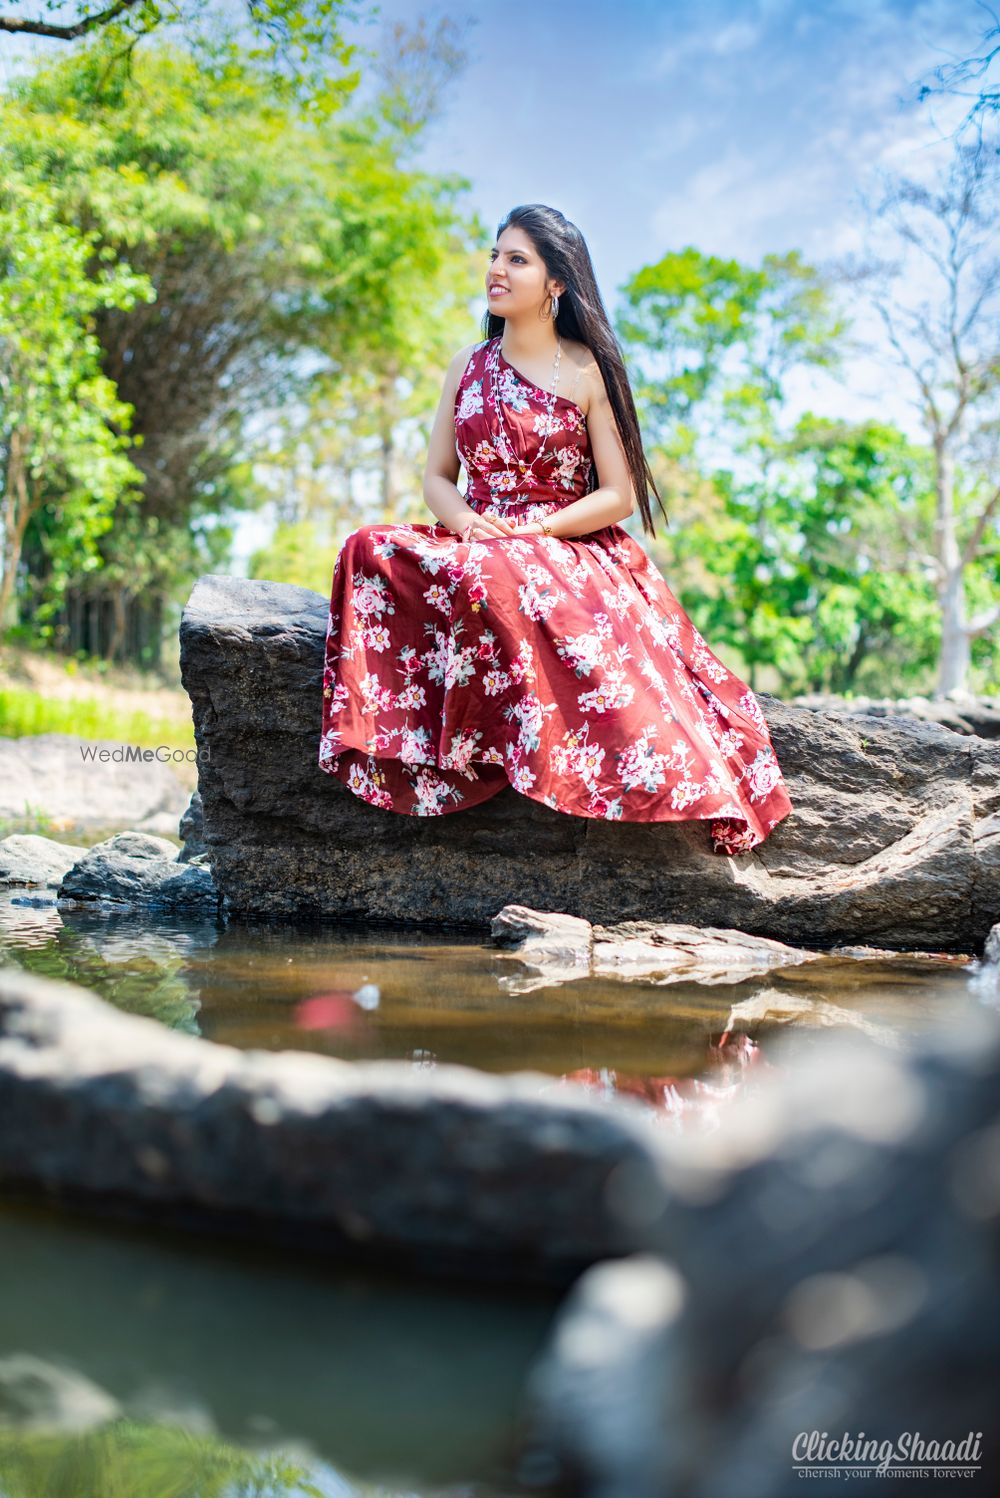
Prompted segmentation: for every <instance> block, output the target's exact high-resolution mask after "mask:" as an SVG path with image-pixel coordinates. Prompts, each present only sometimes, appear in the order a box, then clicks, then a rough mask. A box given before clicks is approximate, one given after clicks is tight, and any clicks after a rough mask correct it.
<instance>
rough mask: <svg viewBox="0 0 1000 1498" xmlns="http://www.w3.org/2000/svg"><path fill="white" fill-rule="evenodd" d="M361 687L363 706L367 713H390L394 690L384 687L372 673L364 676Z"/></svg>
mask: <svg viewBox="0 0 1000 1498" xmlns="http://www.w3.org/2000/svg"><path fill="white" fill-rule="evenodd" d="M359 685H360V687H361V706H362V711H363V712H365V713H372V714H374V713H384V712H387V711H388V708H389V705H390V703H391V702H392V690H391V688H389V687H383V686H381V685H380V683H379V679H378V676H377V675H376V674H375V673H374V672H370V673H369V674H368V675H367V676H363V677H362V678H361V681H360V683H359Z"/></svg>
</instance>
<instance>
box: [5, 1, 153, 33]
mask: <svg viewBox="0 0 1000 1498" xmlns="http://www.w3.org/2000/svg"><path fill="white" fill-rule="evenodd" d="M140 3H141V0H115V4H113V5H109V6H108V8H107V10H101V11H98V12H97V13H96V15H93V16H84V18H83V20H82V21H74V22H73V24H72V25H71V26H55V25H53V23H52V22H51V21H18V20H15V19H14V17H13V16H0V31H10V32H14V33H18V32H19V33H21V34H22V35H29V36H49V37H55V39H56V40H57V41H61V42H72V41H75V40H76V38H77V37H78V36H85V35H86V34H87V32H88V31H93V30H95V28H96V27H98V26H106V25H107V24H108V23H109V22H110V21H114V20H115V19H116V18H117V17H118V16H120V15H121V14H122V12H123V11H126V10H131V9H132V7H133V6H134V5H139V4H140Z"/></svg>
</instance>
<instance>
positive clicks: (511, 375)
mask: <svg viewBox="0 0 1000 1498" xmlns="http://www.w3.org/2000/svg"><path fill="white" fill-rule="evenodd" d="M500 339H501V335H500V334H497V336H496V337H495V338H485V339H483V341H482V342H481V343H478V344H477V345H476V347H475V348H474V349H473V351H472V355H471V357H470V359H469V362H468V364H467V365H466V367H465V371H464V373H463V375H462V378H461V380H460V381H459V384H458V390H457V392H456V395H455V450H456V452H457V453H458V456H459V460H460V462H461V463H462V466H463V467H464V469H465V471H466V474H467V476H468V483H467V486H466V496H465V497H466V499H467V500H471V499H475V500H482V501H485V502H487V503H491V504H494V505H505V504H523V503H524V501H525V499H526V498H527V497H528V496H529V495H534V496H536V498H538V499H542V498H547V499H549V500H551V499H560V500H562V501H564V502H565V503H567V504H568V503H570V502H571V501H572V500H574V499H579V498H580V497H581V496H582V495H584V494H586V493H588V492H589V489H590V476H591V470H592V467H593V458H592V455H591V450H590V437H589V433H588V431H587V418H586V417H585V416H584V414H583V412H582V410H581V409H580V407H579V406H578V405H577V404H576V402H575V401H572V400H570V399H569V397H568V396H565V395H557V396H556V399H555V405H554V406H553V409H552V415H551V417H550V416H549V415H548V409H549V404H550V396H549V394H548V393H547V392H546V391H544V390H541V389H539V387H538V386H537V385H533V384H532V383H531V381H530V380H527V379H525V377H524V376H523V375H522V374H520V373H519V372H518V371H517V370H516V369H515V368H514V366H513V365H512V364H508V363H507V361H506V359H505V358H504V357H503V354H502V353H501V352H500ZM504 438H506V443H505V441H504ZM529 468H530V470H531V471H530V472H529V471H528V470H529Z"/></svg>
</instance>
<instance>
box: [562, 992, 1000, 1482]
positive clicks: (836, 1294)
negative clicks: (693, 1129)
mask: <svg viewBox="0 0 1000 1498" xmlns="http://www.w3.org/2000/svg"><path fill="white" fill-rule="evenodd" d="M966 1025H967V1028H966V1030H965V1032H964V1034H962V1035H961V1036H958V1037H948V1036H947V1034H946V1033H942V1035H940V1036H938V1037H936V1038H935V1039H934V1040H933V1041H930V1040H926V1041H925V1042H924V1044H923V1046H922V1049H921V1052H920V1054H918V1055H917V1056H916V1057H914V1058H912V1059H911V1058H908V1057H907V1056H905V1055H903V1054H898V1053H897V1054H892V1053H888V1052H886V1051H885V1050H883V1049H882V1048H880V1047H877V1046H875V1045H873V1044H871V1043H870V1042H866V1041H864V1040H863V1039H862V1037H860V1036H855V1037H851V1038H846V1037H845V1038H843V1039H841V1040H839V1041H831V1043H830V1044H828V1045H826V1046H824V1047H823V1050H822V1052H821V1053H819V1052H818V1053H815V1054H813V1055H812V1056H809V1055H806V1056H802V1055H798V1054H797V1047H796V1046H795V1045H794V1044H789V1045H788V1046H787V1049H786V1050H785V1053H784V1061H785V1063H786V1064H785V1066H784V1067H783V1068H779V1069H778V1070H777V1071H776V1073H775V1074H774V1075H773V1077H772V1078H771V1080H770V1082H769V1084H768V1086H767V1087H764V1088H761V1089H760V1090H759V1091H758V1092H757V1093H756V1094H753V1095H747V1096H746V1097H745V1098H744V1099H742V1100H739V1101H737V1102H735V1103H734V1104H733V1105H732V1107H731V1108H730V1109H729V1110H728V1112H727V1113H726V1114H725V1115H723V1116H722V1117H721V1119H720V1123H719V1127H718V1128H717V1129H716V1130H715V1131H714V1132H712V1133H711V1134H702V1135H697V1136H695V1135H689V1136H686V1137H684V1138H683V1139H678V1138H674V1137H665V1138H664V1139H663V1141H662V1145H661V1150H660V1163H659V1168H658V1172H657V1175H656V1178H655V1179H654V1180H652V1181H651V1180H648V1179H646V1178H645V1177H643V1176H642V1175H639V1176H637V1177H636V1178H635V1179H630V1172H631V1167H627V1168H626V1171H625V1172H623V1173H622V1175H621V1177H620V1178H619V1180H618V1182H617V1193H618V1201H619V1205H620V1208H621V1210H622V1211H623V1213H624V1214H625V1215H626V1216H630V1217H632V1218H633V1220H634V1221H635V1223H636V1226H637V1229H638V1228H639V1226H640V1224H642V1223H644V1224H645V1227H646V1234H645V1236H646V1243H647V1248H648V1249H649V1250H654V1251H655V1252H653V1253H652V1254H651V1253H646V1254H643V1255H641V1256H639V1257H637V1258H635V1259H630V1260H625V1261H619V1262H616V1263H614V1264H607V1265H600V1266H596V1267H595V1268H593V1269H592V1270H590V1271H589V1272H588V1273H587V1274H586V1275H584V1276H583V1277H582V1278H581V1280H580V1281H578V1283H577V1285H576V1286H575V1287H574V1291H573V1294H572V1297H571V1299H570V1300H569V1302H568V1303H567V1304H566V1307H565V1310H564V1312H563V1314H562V1317H561V1320H560V1322H559V1324H558V1325H557V1327H556V1329H555V1332H554V1336H553V1338H552V1341H551V1344H550V1347H549V1349H548V1353H547V1354H546V1356H545V1357H544V1359H543V1360H542V1362H541V1363H540V1364H539V1367H538V1369H537V1372H536V1376H535V1378H534V1380H533V1400H534V1408H535V1430H536V1442H535V1445H536V1448H537V1449H536V1451H535V1456H534V1462H535V1465H536V1466H538V1465H541V1466H542V1467H544V1468H546V1469H547V1470H548V1471H549V1472H550V1473H551V1475H553V1476H555V1475H556V1473H557V1472H559V1473H561V1474H562V1475H563V1476H565V1477H566V1478H567V1479H570V1480H571V1491H573V1492H574V1493H579V1494H581V1495H583V1498H662V1495H663V1494H666V1493H670V1494H673V1493H676V1494H684V1495H685V1498H785V1495H789V1498H791V1495H792V1494H794V1493H801V1491H802V1480H803V1466H804V1464H805V1461H806V1460H807V1459H808V1460H811V1461H812V1462H813V1463H814V1465H822V1463H823V1458H822V1454H821V1453H819V1452H814V1453H813V1454H812V1455H811V1456H810V1455H809V1453H808V1452H807V1451H806V1449H805V1448H804V1447H801V1449H796V1441H797V1439H799V1440H800V1446H801V1441H802V1440H805V1441H808V1438H809V1434H810V1433H811V1432H815V1433H816V1436H817V1437H819V1436H820V1435H821V1434H829V1435H830V1436H831V1437H837V1438H839V1437H841V1436H842V1435H843V1434H847V1435H848V1436H849V1437H852V1438H855V1439H856V1440H857V1439H859V1438H860V1437H861V1435H862V1433H865V1432H867V1433H868V1439H869V1441H870V1440H872V1439H873V1438H874V1439H875V1441H876V1444H877V1445H880V1444H881V1443H882V1442H883V1441H885V1442H888V1443H889V1445H890V1447H891V1446H892V1445H893V1444H894V1443H895V1442H896V1441H897V1440H898V1439H901V1438H903V1437H904V1436H905V1435H906V1434H907V1433H910V1434H911V1435H913V1434H916V1433H919V1436H920V1437H921V1438H922V1439H923V1440H924V1442H928V1441H938V1442H940V1441H945V1440H952V1441H955V1442H956V1443H957V1442H959V1441H961V1440H962V1439H963V1438H967V1437H968V1436H969V1433H970V1432H972V1433H973V1436H974V1435H975V1433H976V1432H979V1433H980V1436H981V1437H982V1434H983V1433H985V1438H986V1440H987V1442H988V1440H989V1432H990V1430H991V1429H992V1428H993V1426H994V1424H995V1420H996V1410H997V1409H998V1408H1000V1370H998V1364H997V1359H996V1347H997V1341H998V1337H1000V1268H998V1266H1000V1253H998V1249H1000V1170H998V1160H1000V1024H998V1021H997V1016H996V1014H995V1013H991V1012H990V1011H988V1010H975V1009H973V1010H971V1011H970V1014H969V1015H968V1016H967V1019H966ZM664 1202H666V1207H665V1210H663V1211H662V1213H661V1212H660V1204H662V1203H664ZM970 1444H971V1443H970ZM943 1459H944V1460H945V1461H947V1457H944V1458H943ZM877 1460H878V1458H876V1464H877ZM936 1460H938V1458H936V1457H934V1456H927V1457H925V1458H921V1456H920V1455H919V1454H918V1453H914V1454H913V1455H912V1456H911V1457H910V1458H909V1461H910V1463H911V1464H915V1465H916V1466H917V1467H918V1468H928V1469H929V1468H930V1464H931V1462H933V1461H936ZM968 1460H970V1457H969V1456H968V1455H967V1456H966V1461H968ZM971 1460H972V1461H973V1462H976V1461H988V1460H989V1453H988V1448H987V1449H986V1451H985V1455H984V1454H983V1445H982V1439H981V1440H980V1446H979V1455H978V1456H977V1455H976V1454H975V1453H974V1452H973V1454H972V1455H971ZM906 1461H907V1458H906V1457H905V1456H904V1457H902V1458H899V1457H897V1458H896V1463H895V1465H894V1466H892V1467H890V1470H889V1472H888V1480H890V1481H891V1479H892V1478H894V1477H896V1478H899V1479H900V1480H901V1481H902V1482H904V1483H905V1485H906V1486H907V1487H911V1488H913V1489H914V1490H915V1491H918V1492H920V1493H934V1494H936V1493H939V1492H943V1491H945V1490H946V1486H947V1480H946V1478H945V1476H944V1475H943V1474H940V1473H937V1472H935V1471H933V1470H926V1471H925V1473H924V1477H923V1479H920V1478H919V1475H918V1474H917V1473H914V1472H911V1471H899V1470H898V1468H899V1466H900V1465H901V1464H905V1463H906ZM831 1465H832V1467H833V1469H834V1470H833V1472H832V1474H831V1475H832V1476H833V1477H837V1476H839V1477H840V1478H841V1480H842V1481H843V1480H847V1479H848V1478H849V1479H850V1485H851V1487H852V1488H853V1487H858V1488H860V1489H862V1490H864V1491H871V1492H883V1491H884V1489H885V1484H886V1480H887V1478H886V1477H884V1476H882V1475H881V1474H879V1472H878V1471H877V1470H873V1464H872V1463H871V1461H870V1460H869V1462H868V1464H867V1466H865V1464H863V1463H859V1462H857V1461H853V1462H841V1461H839V1460H836V1459H834V1460H833V1461H832V1463H831ZM807 1475H808V1476H811V1477H818V1476H820V1474H819V1473H817V1472H815V1471H814V1472H811V1473H808V1474H807ZM965 1476H966V1479H970V1478H971V1479H972V1481H968V1486H970V1487H972V1486H979V1485H980V1484H979V1483H978V1482H977V1481H976V1479H980V1478H983V1476H984V1472H983V1471H973V1472H968V1473H966V1474H965ZM562 1490H563V1489H562V1488H560V1491H562Z"/></svg>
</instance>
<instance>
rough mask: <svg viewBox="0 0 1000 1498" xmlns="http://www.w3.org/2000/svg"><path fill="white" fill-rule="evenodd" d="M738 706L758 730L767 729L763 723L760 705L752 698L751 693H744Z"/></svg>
mask: <svg viewBox="0 0 1000 1498" xmlns="http://www.w3.org/2000/svg"><path fill="white" fill-rule="evenodd" d="M739 705H740V707H741V708H742V709H743V711H744V712H745V713H746V715H747V717H748V718H749V719H750V720H751V722H753V723H756V725H757V727H758V728H761V729H766V728H767V724H766V723H765V722H764V714H763V713H762V712H761V710H760V703H759V702H758V701H757V698H756V697H755V696H754V694H753V692H750V691H747V692H744V694H743V696H742V697H741V698H740V703H739Z"/></svg>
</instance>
